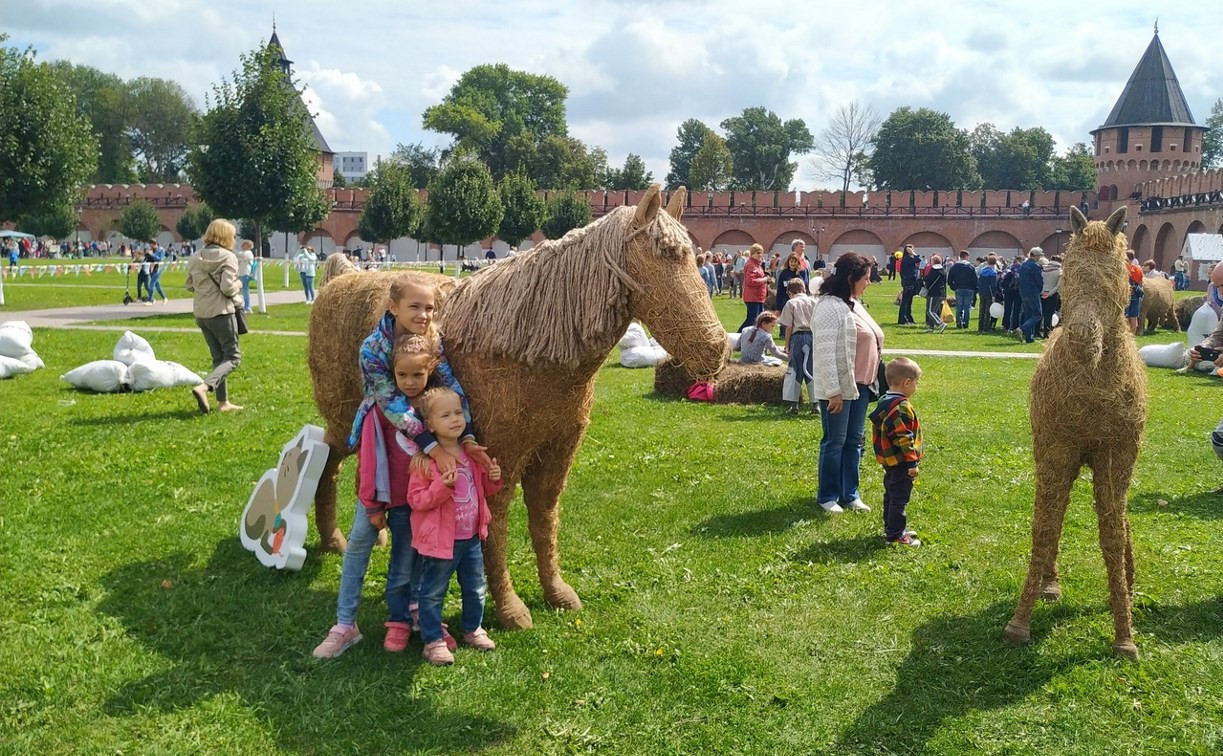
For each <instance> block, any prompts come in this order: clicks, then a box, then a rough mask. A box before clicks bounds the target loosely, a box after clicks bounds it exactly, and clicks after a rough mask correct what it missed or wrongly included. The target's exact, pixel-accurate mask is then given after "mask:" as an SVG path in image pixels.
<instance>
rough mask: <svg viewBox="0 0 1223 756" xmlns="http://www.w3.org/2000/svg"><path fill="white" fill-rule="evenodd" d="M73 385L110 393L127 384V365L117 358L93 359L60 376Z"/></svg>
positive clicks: (101, 392) (100, 392)
mask: <svg viewBox="0 0 1223 756" xmlns="http://www.w3.org/2000/svg"><path fill="white" fill-rule="evenodd" d="M60 379H61V380H65V381H67V382H68V383H70V384H71V385H72V386H73V387H75V388H79V389H85V390H88V391H96V392H98V393H99V394H110V393H114V392H116V391H119V390H121V389H123V388H124V387H125V386H127V385H129V383H130V382H129V380H128V374H127V365H124V364H123V363H122V362H119V361H118V360H94V361H93V362H87V363H85V364H84V365H81V366H80V367H79V368H76V369H75V370H69V371H68V372H67V373H65V374H64V375H61V376H60Z"/></svg>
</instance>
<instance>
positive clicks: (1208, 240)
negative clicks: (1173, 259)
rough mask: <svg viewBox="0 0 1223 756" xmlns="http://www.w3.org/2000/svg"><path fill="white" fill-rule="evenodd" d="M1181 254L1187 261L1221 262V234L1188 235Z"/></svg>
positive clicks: (1222, 258) (1222, 236)
mask: <svg viewBox="0 0 1223 756" xmlns="http://www.w3.org/2000/svg"><path fill="white" fill-rule="evenodd" d="M1181 254H1182V255H1184V256H1185V259H1187V260H1197V261H1199V262H1217V261H1220V260H1223V234H1189V235H1187V236H1186V237H1185V246H1183V247H1181Z"/></svg>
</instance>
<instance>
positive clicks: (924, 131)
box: [868, 106, 981, 190]
mask: <svg viewBox="0 0 1223 756" xmlns="http://www.w3.org/2000/svg"><path fill="white" fill-rule="evenodd" d="M872 144H873V145H874V148H875V151H874V153H873V154H872V155H871V157H870V160H869V162H868V165H869V166H870V170H871V174H872V176H873V177H874V181H875V183H876V185H877V186H878V187H879V188H880V189H920V190H929V189H974V188H976V187H978V186H979V185H980V182H981V178H980V176H979V175H978V174H977V166H976V161H975V160H974V159H973V157H972V155H970V154H969V152H968V135H967V134H965V133H964V132H963V131H961V130H959V129H957V128H956V126H955V122H954V121H952V120H951V116H949V115H947V114H946V113H940V112H938V111H936V110H931V109H930V108H920V109H918V110H913V109H912V108H910V107H908V106H905V107H902V108H897V109H896V110H894V111H893V112H892V114H891V115H889V116H888V117H887V119H886V120H884V122H883V124H882V125H880V127H879V131H878V133H876V134H875V139H874V141H873V142H872Z"/></svg>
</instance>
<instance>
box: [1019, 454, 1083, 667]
mask: <svg viewBox="0 0 1223 756" xmlns="http://www.w3.org/2000/svg"><path fill="white" fill-rule="evenodd" d="M1079 462H1080V461H1079V458H1078V455H1076V454H1074V453H1073V452H1071V451H1070V450H1063V451H1062V453H1061V454H1057V455H1055V454H1051V453H1043V454H1041V453H1038V454H1037V458H1036V496H1035V499H1034V503H1033V507H1032V556H1031V559H1030V560H1029V561H1028V577H1027V580H1025V581H1024V584H1023V592H1022V593H1021V594H1020V595H1019V604H1018V606H1016V607H1015V614H1014V616H1012V617H1011V621H1010V622H1008V623H1007V625H1006V630H1005V631H1004V634H1003V636H1004V639H1005V640H1006V642H1007V643H1010V644H1011V645H1015V646H1019V645H1023V644H1025V643H1027V642H1028V641H1030V640H1031V639H1032V634H1031V630H1030V624H1031V621H1032V608H1033V606H1034V605H1035V604H1036V594H1037V593H1038V592H1041V589H1042V587H1044V586H1047V585H1048V578H1049V576H1050V575H1052V576H1053V578H1054V580H1055V581H1056V575H1057V550H1058V545H1059V543H1060V542H1061V540H1062V524H1063V523H1064V521H1065V519H1066V507H1068V506H1069V505H1070V488H1071V486H1073V485H1074V480H1075V478H1077V477H1078V474H1079ZM1054 585H1056V582H1055V583H1054ZM1059 591H1060V589H1059Z"/></svg>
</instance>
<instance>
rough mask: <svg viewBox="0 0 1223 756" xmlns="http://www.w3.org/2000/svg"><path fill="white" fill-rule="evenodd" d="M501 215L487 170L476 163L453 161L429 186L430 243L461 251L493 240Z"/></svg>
mask: <svg viewBox="0 0 1223 756" xmlns="http://www.w3.org/2000/svg"><path fill="white" fill-rule="evenodd" d="M502 212H503V211H502V209H501V198H500V197H499V196H498V195H497V189H496V187H495V186H494V185H493V177H492V175H490V174H489V171H488V167H487V166H485V165H484V164H483V163H481V162H480V161H478V160H473V159H467V158H461V159H457V160H451V161H449V162H448V163H447V164H446V166H445V167H444V168H442V170H441V172H439V173H438V174H437V176H436V177H435V178H434V179H433V180H432V181H430V182H429V209H428V211H427V212H426V217H427V218H428V231H429V235H430V237H431V238H430V239H429V240H428V241H431V242H436V243H438V244H457V245H459V246H460V247H461V246H464V245H467V244H471V243H472V242H476V241H479V240H481V239H483V238H485V237H488V236H492V235H493V234H495V233H496V232H497V227H498V226H500V225H501V216H502Z"/></svg>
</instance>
